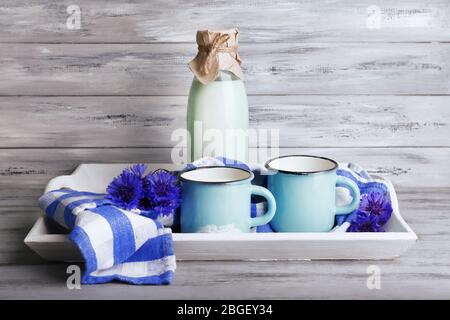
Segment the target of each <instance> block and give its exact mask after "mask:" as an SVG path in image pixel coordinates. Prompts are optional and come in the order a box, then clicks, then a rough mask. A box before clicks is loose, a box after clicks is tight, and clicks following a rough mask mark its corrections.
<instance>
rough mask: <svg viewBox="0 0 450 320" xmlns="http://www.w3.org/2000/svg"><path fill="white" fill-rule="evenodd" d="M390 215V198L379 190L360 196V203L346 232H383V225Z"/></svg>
mask: <svg viewBox="0 0 450 320" xmlns="http://www.w3.org/2000/svg"><path fill="white" fill-rule="evenodd" d="M391 215H392V206H391V202H390V200H389V199H388V198H387V197H386V196H385V195H383V194H382V193H380V192H377V191H372V192H369V193H367V194H363V195H362V196H361V203H360V205H359V208H358V211H357V213H356V217H355V219H354V220H353V221H352V222H351V224H350V227H349V228H348V230H347V231H348V232H384V228H383V226H384V225H385V224H386V222H387V221H388V220H389V218H390V217H391Z"/></svg>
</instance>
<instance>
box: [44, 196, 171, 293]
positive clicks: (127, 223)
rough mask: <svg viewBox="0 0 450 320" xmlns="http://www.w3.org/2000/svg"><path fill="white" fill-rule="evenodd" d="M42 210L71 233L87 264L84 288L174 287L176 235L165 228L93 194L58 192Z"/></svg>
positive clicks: (46, 200) (45, 199)
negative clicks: (103, 285) (121, 284)
mask: <svg viewBox="0 0 450 320" xmlns="http://www.w3.org/2000/svg"><path fill="white" fill-rule="evenodd" d="M39 205H40V207H41V208H42V210H43V211H44V212H45V214H46V216H47V217H48V218H50V219H52V220H54V221H55V222H56V223H58V224H59V225H61V226H63V227H64V228H67V229H69V230H71V233H70V235H69V239H70V240H72V241H73V242H74V243H75V245H76V246H77V247H78V248H79V249H80V252H81V254H82V255H83V257H84V261H85V271H84V273H83V276H82V279H81V280H82V283H84V284H95V283H104V282H109V281H112V280H118V281H122V282H127V283H131V284H154V285H157V284H169V283H171V282H172V278H173V273H174V271H175V255H174V252H173V247H172V233H171V230H170V229H168V228H164V227H163V226H162V225H161V223H160V222H158V221H154V220H152V219H149V218H147V217H144V216H140V215H139V214H136V213H133V212H130V211H126V210H122V209H119V208H117V207H115V206H113V205H112V204H111V203H110V202H109V201H108V200H106V199H105V195H104V194H97V193H92V192H80V191H75V190H68V189H61V190H54V191H50V192H48V193H46V194H44V195H43V196H42V197H41V198H40V199H39Z"/></svg>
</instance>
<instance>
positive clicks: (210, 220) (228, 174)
mask: <svg viewBox="0 0 450 320" xmlns="http://www.w3.org/2000/svg"><path fill="white" fill-rule="evenodd" d="M179 177H180V181H181V186H182V200H181V216H180V222H181V232H188V233H194V232H211V233H222V232H223V233H226V232H231V233H236V232H251V228H253V227H257V226H261V225H264V224H266V223H269V222H270V221H271V220H272V218H273V216H274V215H275V210H276V204H275V199H274V197H273V195H272V194H271V193H270V191H269V190H267V189H266V188H263V187H260V186H256V185H252V184H251V181H252V180H253V178H254V175H253V172H251V171H248V170H245V169H240V168H232V167H220V166H219V167H216V166H213V167H200V168H196V169H193V170H190V171H186V172H182V173H181V174H180V176H179ZM252 194H253V195H259V196H262V197H264V198H265V199H266V200H267V204H268V206H267V212H266V213H265V214H264V215H262V216H259V217H255V218H252V217H251V216H250V210H251V195H252Z"/></svg>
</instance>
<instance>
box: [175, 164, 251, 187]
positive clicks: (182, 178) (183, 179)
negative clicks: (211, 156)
mask: <svg viewBox="0 0 450 320" xmlns="http://www.w3.org/2000/svg"><path fill="white" fill-rule="evenodd" d="M215 168H225V169H232V170H240V171H244V172H247V173H248V174H249V176H248V178H242V179H236V180H231V181H198V180H191V179H187V178H184V177H183V174H184V173H187V172H191V171H197V170H202V169H215ZM254 177H255V175H254V174H253V172H251V171H250V170H247V169H244V168H236V167H227V166H204V167H197V168H192V169H189V170H185V171H182V172H180V173H179V175H178V179H179V180H180V181H186V182H196V183H205V184H233V183H241V182H245V181H247V180H248V181H252V180H253V178H254Z"/></svg>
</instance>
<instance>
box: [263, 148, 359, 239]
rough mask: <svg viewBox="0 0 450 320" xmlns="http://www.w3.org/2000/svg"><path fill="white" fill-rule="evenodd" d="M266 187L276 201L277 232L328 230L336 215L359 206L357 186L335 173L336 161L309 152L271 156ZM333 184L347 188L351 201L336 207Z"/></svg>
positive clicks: (273, 221) (273, 224)
mask: <svg viewBox="0 0 450 320" xmlns="http://www.w3.org/2000/svg"><path fill="white" fill-rule="evenodd" d="M265 167H266V168H267V169H268V170H269V176H268V186H269V190H270V191H271V192H272V194H273V195H274V197H275V200H276V202H277V212H276V215H275V217H274V219H273V220H272V221H271V226H272V228H273V229H274V230H275V231H277V232H327V231H330V230H331V229H332V228H333V226H334V223H335V215H338V214H346V213H350V212H352V211H354V210H355V209H356V208H357V207H358V206H359V201H360V192H359V188H358V186H357V185H356V184H355V183H354V182H353V181H352V180H350V179H348V178H346V177H342V176H338V175H337V174H336V169H337V167H338V164H337V163H336V161H334V160H331V159H328V158H323V157H316V156H309V155H290V156H282V157H278V158H274V159H271V160H269V161H267V162H266V164H265ZM336 184H339V185H342V186H344V187H346V188H348V189H349V190H350V192H351V194H352V199H353V200H352V202H351V203H350V204H348V205H345V206H339V207H336V203H335V201H336Z"/></svg>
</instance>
